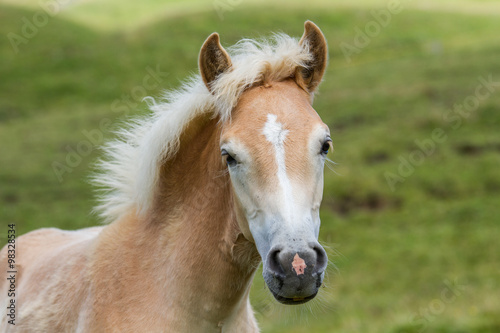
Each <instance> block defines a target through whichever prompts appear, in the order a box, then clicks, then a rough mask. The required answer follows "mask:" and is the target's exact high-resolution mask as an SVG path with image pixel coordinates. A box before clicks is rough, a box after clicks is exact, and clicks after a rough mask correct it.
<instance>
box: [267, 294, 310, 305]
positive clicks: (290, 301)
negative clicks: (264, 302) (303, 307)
mask: <svg viewBox="0 0 500 333" xmlns="http://www.w3.org/2000/svg"><path fill="white" fill-rule="evenodd" d="M271 293H272V294H273V296H274V298H275V299H276V300H277V301H278V302H280V303H281V304H286V305H300V304H304V303H307V302H309V301H310V300H312V299H313V298H314V297H316V295H317V294H318V292H317V291H316V292H315V293H314V294H312V295H311V296H307V297H291V298H288V297H283V296H280V295H278V294H277V293H275V292H274V291H272V290H271Z"/></svg>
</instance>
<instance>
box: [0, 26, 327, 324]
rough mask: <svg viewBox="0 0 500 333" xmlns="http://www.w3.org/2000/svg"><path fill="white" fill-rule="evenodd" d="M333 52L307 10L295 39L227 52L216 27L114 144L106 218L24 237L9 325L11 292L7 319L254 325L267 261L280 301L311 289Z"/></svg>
mask: <svg viewBox="0 0 500 333" xmlns="http://www.w3.org/2000/svg"><path fill="white" fill-rule="evenodd" d="M326 61H327V45H326V41H325V38H324V36H323V34H322V33H321V31H320V29H319V28H318V27H317V26H316V25H314V24H313V23H312V22H309V21H307V22H306V23H305V32H304V35H303V36H302V38H301V39H300V40H296V39H294V38H291V37H289V36H286V35H284V34H276V35H274V36H273V37H272V38H270V39H269V40H263V41H259V42H257V41H253V40H243V41H241V42H239V43H237V44H236V45H235V46H234V47H232V48H231V49H229V53H228V52H226V50H225V49H224V48H223V47H222V46H221V44H220V42H219V35H218V34H216V33H214V34H212V35H210V36H209V37H208V39H207V40H206V41H205V43H204V44H203V46H202V48H201V51H200V55H199V69H200V74H201V75H198V76H195V77H194V78H192V79H191V80H190V81H188V82H187V83H186V84H185V85H184V86H183V87H182V88H181V89H180V90H178V91H175V92H172V93H169V94H168V95H167V96H166V97H165V99H164V100H161V101H159V102H156V101H154V100H151V101H150V108H151V111H152V112H151V115H150V116H147V117H144V118H143V119H140V120H137V121H135V122H133V124H132V125H130V126H129V127H128V128H126V129H124V130H122V131H121V132H120V138H119V139H117V140H116V141H114V142H111V143H110V144H108V146H107V148H106V151H107V158H105V159H104V160H103V161H102V162H101V173H100V174H99V175H98V176H96V182H97V183H98V184H100V185H101V186H104V188H105V189H106V190H105V192H104V193H103V195H102V197H101V200H102V201H101V205H100V206H99V209H100V211H101V213H102V215H103V216H104V217H105V219H106V220H107V221H109V222H110V223H109V224H107V225H104V226H101V227H94V228H88V229H82V230H77V231H62V230H58V229H40V230H35V231H33V232H30V233H28V234H26V235H24V236H22V237H19V238H18V239H17V244H16V248H17V251H18V252H17V253H18V256H17V258H16V265H17V266H16V267H17V269H18V277H17V278H18V280H17V285H16V305H17V312H16V315H17V317H16V321H15V326H14V325H11V324H8V322H7V319H8V316H6V313H5V311H6V307H7V305H8V304H7V301H2V303H1V304H0V305H1V307H2V311H3V315H2V319H1V320H2V322H1V331H3V332H14V331H15V332H190V333H192V332H208V333H210V332H258V331H259V329H258V327H257V323H256V320H255V318H254V314H253V311H252V308H251V306H250V302H249V290H250V286H251V283H252V279H253V277H254V273H255V271H256V269H257V267H258V266H259V264H260V262H261V261H262V262H263V275H264V280H265V282H266V284H267V286H268V288H269V290H270V292H271V293H272V294H273V296H274V297H275V298H276V300H278V301H279V302H281V303H284V304H301V303H304V302H307V301H309V300H311V299H313V298H314V297H315V296H316V294H317V293H318V290H319V287H320V286H321V285H322V283H323V277H324V272H325V269H326V266H327V256H326V253H325V250H324V249H323V247H322V246H321V245H320V244H319V243H318V233H319V228H320V218H319V209H320V203H321V199H322V193H323V167H324V163H325V159H326V155H327V153H328V151H329V149H330V146H331V138H330V133H329V130H328V127H327V126H326V125H325V124H324V123H323V122H322V121H321V119H320V117H319V116H318V114H317V113H316V112H315V110H314V109H313V108H312V106H311V104H312V100H313V95H314V93H315V91H316V90H317V88H318V85H319V83H320V81H321V79H322V77H323V74H324V72H325V67H326ZM1 267H3V268H6V267H7V250H6V248H4V249H3V250H2V252H1ZM0 281H1V282H0V286H1V295H2V297H3V296H4V295H6V294H7V289H8V283H7V282H8V281H6V279H1V280H0Z"/></svg>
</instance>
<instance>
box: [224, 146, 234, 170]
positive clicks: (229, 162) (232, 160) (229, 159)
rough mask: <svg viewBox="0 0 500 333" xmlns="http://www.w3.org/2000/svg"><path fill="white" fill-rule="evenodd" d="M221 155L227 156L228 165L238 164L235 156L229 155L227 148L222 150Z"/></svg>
mask: <svg viewBox="0 0 500 333" xmlns="http://www.w3.org/2000/svg"><path fill="white" fill-rule="evenodd" d="M221 155H222V157H225V158H226V164H227V165H228V166H234V165H235V164H236V160H235V159H234V157H232V156H231V155H229V153H228V152H227V151H226V150H225V149H222V150H221Z"/></svg>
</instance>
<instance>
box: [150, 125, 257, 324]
mask: <svg viewBox="0 0 500 333" xmlns="http://www.w3.org/2000/svg"><path fill="white" fill-rule="evenodd" d="M219 137H220V126H219V125H218V119H213V118H212V119H211V118H209V117H207V116H200V117H199V118H196V119H194V120H193V121H192V122H191V124H189V125H188V127H187V128H186V129H185V131H184V134H183V135H182V136H181V138H180V145H179V150H178V152H177V153H176V155H175V157H174V158H172V159H171V160H170V161H168V162H166V163H165V164H164V165H163V166H162V168H161V171H160V178H159V184H158V190H157V191H156V193H155V199H154V201H153V205H152V210H151V213H150V214H149V219H148V221H147V224H149V225H150V226H151V225H153V226H154V227H152V228H151V227H149V229H150V230H158V231H155V233H156V237H159V238H158V240H159V242H158V244H157V246H159V249H158V251H159V252H163V253H164V254H165V256H164V258H165V259H164V264H166V265H168V267H167V268H166V271H169V272H172V271H174V272H175V273H174V274H172V275H171V276H173V277H174V278H173V279H174V280H176V281H170V282H169V283H174V285H175V283H176V284H177V285H178V287H177V288H176V289H177V290H184V294H183V295H182V297H183V298H184V300H183V301H184V302H185V303H186V299H187V300H188V302H187V303H190V305H189V307H190V310H191V311H192V312H193V313H197V314H199V313H200V311H201V312H205V314H206V315H207V316H208V317H214V318H216V317H220V318H219V319H220V320H223V318H222V317H224V316H225V313H229V312H234V310H235V309H234V308H236V307H238V304H239V305H241V304H244V306H246V304H247V299H248V291H249V287H250V284H251V280H252V277H253V274H254V272H255V270H256V267H257V266H258V263H259V262H260V257H259V255H258V252H257V250H256V248H255V245H254V244H253V243H251V242H249V241H247V240H246V239H245V238H244V237H243V235H242V234H241V231H240V229H239V227H238V224H237V221H236V216H235V212H234V206H233V193H232V188H231V184H230V180H229V175H228V173H227V171H225V166H224V165H223V163H222V160H221V157H220V151H219V150H220V149H219ZM186 293H189V295H191V296H192V301H193V303H195V304H193V303H191V302H189V297H187V294H186ZM181 294H182V292H181ZM168 297H170V298H172V292H169V295H168ZM203 297H205V298H206V299H202V298H203ZM202 304H203V308H204V309H197V307H201V305H202ZM240 307H241V306H240ZM208 309H210V310H208ZM236 311H237V310H236Z"/></svg>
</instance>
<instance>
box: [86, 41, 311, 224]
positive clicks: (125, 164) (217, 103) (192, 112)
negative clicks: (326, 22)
mask: <svg viewBox="0 0 500 333" xmlns="http://www.w3.org/2000/svg"><path fill="white" fill-rule="evenodd" d="M228 51H229V54H230V55H231V60H232V68H231V70H230V71H228V72H226V73H223V74H221V75H220V76H219V77H218V78H217V79H216V80H215V81H214V82H212V89H213V93H210V92H209V91H208V89H207V88H206V86H205V85H204V83H203V81H202V79H201V77H200V76H199V75H195V76H193V77H192V78H191V79H189V80H188V81H187V82H186V83H184V84H183V85H182V86H181V88H180V89H179V90H176V91H171V92H167V93H166V94H165V95H164V96H163V97H162V98H161V99H160V101H155V100H154V99H153V98H148V102H149V103H148V104H149V106H150V109H151V112H150V114H149V115H147V116H145V117H143V118H138V119H136V120H135V121H133V122H132V124H131V125H130V126H128V127H127V128H124V129H121V130H120V131H119V132H118V139H117V140H116V141H112V142H110V143H108V144H107V145H105V147H104V150H105V156H106V157H105V158H104V159H103V160H101V161H100V163H99V168H100V172H99V173H98V174H97V175H96V176H95V177H94V179H93V180H94V183H95V184H97V185H98V186H99V187H100V188H101V189H102V191H101V195H100V197H99V199H100V205H99V206H97V207H96V210H97V211H99V212H100V215H101V216H102V217H104V219H105V220H106V221H113V220H115V219H117V218H119V217H120V216H122V215H124V214H127V213H130V212H132V211H136V212H137V213H138V214H141V213H144V212H145V211H147V210H148V208H149V207H150V204H151V202H152V196H153V194H154V191H155V187H156V184H157V180H158V173H159V169H160V166H161V163H162V162H164V161H166V160H168V159H169V158H172V156H173V155H174V154H175V153H176V152H177V149H178V146H179V137H180V135H181V133H182V132H183V130H184V129H185V128H186V126H187V124H188V123H189V122H190V121H191V120H192V119H193V118H195V117H196V116H197V115H199V114H202V113H206V114H210V115H212V116H215V117H219V118H220V120H221V122H226V121H228V120H230V118H231V111H232V110H233V108H234V107H235V105H236V103H237V102H238V99H239V97H240V96H241V94H242V93H243V91H244V90H245V89H247V88H249V87H251V86H255V85H258V84H261V83H263V82H271V81H281V80H284V79H286V78H288V77H292V76H293V75H294V74H295V71H296V69H297V67H305V66H306V65H305V64H306V63H308V61H310V60H311V55H310V53H309V50H308V45H299V42H298V40H296V39H294V38H292V37H289V36H287V35H285V34H275V35H273V36H272V38H270V39H268V40H260V41H255V40H249V39H244V40H241V41H240V42H238V43H237V44H236V45H234V46H233V47H231V48H229V49H228Z"/></svg>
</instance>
